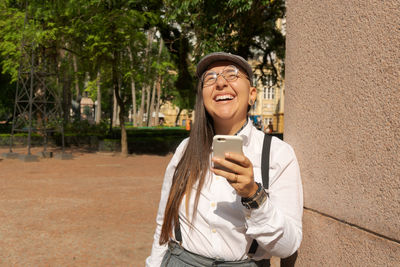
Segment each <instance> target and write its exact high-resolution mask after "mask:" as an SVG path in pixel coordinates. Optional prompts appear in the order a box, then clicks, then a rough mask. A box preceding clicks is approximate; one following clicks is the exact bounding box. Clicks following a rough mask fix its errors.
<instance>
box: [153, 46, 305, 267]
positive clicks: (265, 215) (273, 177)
mask: <svg viewBox="0 0 400 267" xmlns="http://www.w3.org/2000/svg"><path fill="white" fill-rule="evenodd" d="M197 76H198V78H199V83H198V87H197V100H196V106H195V114H196V117H195V120H194V124H193V128H192V131H191V133H190V137H189V138H188V139H185V140H184V141H183V142H182V143H181V144H180V145H179V147H178V148H177V150H176V152H175V154H174V156H173V158H172V159H171V162H170V163H169V165H168V167H167V170H166V174H165V177H164V183H163V187H162V192H161V200H160V204H159V210H158V214H157V228H156V232H155V235H154V243H153V247H152V252H151V256H150V257H148V258H147V260H146V266H157V267H158V266H268V265H269V261H267V259H269V258H270V257H271V256H277V257H281V258H285V257H288V256H290V255H292V254H293V253H294V252H295V251H296V250H297V249H298V247H299V246H300V242H301V238H302V223H301V219H302V210H303V196H302V186H301V179H300V172H299V167H298V163H297V159H296V156H295V154H294V152H293V149H292V148H291V147H290V146H289V145H288V144H286V143H284V142H283V141H281V140H279V139H278V138H275V137H274V138H272V142H271V152H270V169H269V175H270V180H269V190H268V193H267V192H266V190H264V188H263V186H262V185H261V183H262V177H261V152H262V144H263V138H264V133H263V132H262V131H259V130H257V129H256V128H255V127H254V126H253V125H252V123H251V121H249V119H248V118H247V112H248V110H249V108H250V107H251V105H253V104H254V102H255V100H256V96H257V91H256V88H255V87H252V85H251V82H252V78H253V72H252V69H251V67H250V65H249V64H248V63H247V61H245V60H244V59H243V58H242V57H239V56H236V55H232V54H228V53H223V52H217V53H212V54H209V55H207V56H205V57H204V58H203V59H201V60H200V62H199V63H198V65H197ZM216 134H224V135H239V136H241V137H242V138H243V155H241V154H235V153H227V154H226V155H225V159H223V158H215V157H213V158H212V159H211V145H212V139H213V136H214V135H216ZM210 159H211V160H210ZM214 163H218V164H220V165H222V166H225V167H226V168H228V169H229V170H231V171H229V172H228V171H223V170H220V169H214V168H213V167H212V166H213V164H214ZM255 199H257V205H256V207H254V208H251V209H248V206H247V208H246V207H245V205H244V204H242V201H253V202H254V200H255ZM254 239H255V240H256V241H257V243H258V248H257V250H256V252H255V253H254V255H253V254H250V253H249V249H250V246H251V244H252V242H253V240H254Z"/></svg>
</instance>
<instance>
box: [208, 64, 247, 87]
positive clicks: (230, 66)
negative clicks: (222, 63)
mask: <svg viewBox="0 0 400 267" xmlns="http://www.w3.org/2000/svg"><path fill="white" fill-rule="evenodd" d="M227 68H232V69H234V70H235V78H233V79H231V80H228V79H227V78H226V77H225V75H224V74H223V73H224V71H225V70H226V69H227ZM209 74H213V75H215V76H214V77H215V78H214V82H213V83H211V84H207V85H206V84H205V83H204V79H205V78H206V76H207V75H209ZM218 76H222V77H223V78H224V79H225V80H226V81H227V82H233V81H236V79H237V78H239V76H244V77H246V79H248V80H249V81H250V79H249V77H248V76H247V75H245V74H242V73H241V72H240V70H239V69H238V67H236V66H235V65H228V66H226V67H225V68H223V69H222V70H221V71H220V72H219V73H217V72H215V71H213V70H211V71H206V72H204V74H203V77H202V78H201V83H202V85H203V86H202V87H208V86H212V85H214V84H215V83H216V82H217V80H218Z"/></svg>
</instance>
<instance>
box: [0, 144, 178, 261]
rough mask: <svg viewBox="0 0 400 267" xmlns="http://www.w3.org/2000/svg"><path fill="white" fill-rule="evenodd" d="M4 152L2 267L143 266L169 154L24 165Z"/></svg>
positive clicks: (87, 156)
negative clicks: (6, 156)
mask: <svg viewBox="0 0 400 267" xmlns="http://www.w3.org/2000/svg"><path fill="white" fill-rule="evenodd" d="M38 151H40V149H34V150H33V151H32V152H33V154H35V153H36V152H38ZM3 152H8V150H7V149H5V148H0V266H144V260H145V258H146V257H147V255H148V254H149V253H150V249H151V243H152V236H153V232H154V228H155V215H156V211H157V208H158V201H159V197H160V189H161V183H162V178H163V173H164V170H165V168H166V166H167V164H168V162H169V160H170V158H171V155H168V156H165V157H161V156H149V155H142V156H134V155H133V156H129V157H121V156H119V155H114V154H107V153H87V152H85V151H82V150H73V151H72V152H73V155H74V159H73V160H57V159H41V160H40V162H33V163H24V162H22V161H20V160H11V159H2V157H1V154H2V153H3ZM16 152H22V153H25V154H26V149H17V150H16Z"/></svg>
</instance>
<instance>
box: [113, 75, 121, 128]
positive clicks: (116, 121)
mask: <svg viewBox="0 0 400 267" xmlns="http://www.w3.org/2000/svg"><path fill="white" fill-rule="evenodd" d="M117 87H118V82H117ZM113 100H114V101H113V127H116V126H119V125H120V120H119V115H118V114H119V112H120V107H119V105H118V102H117V97H116V94H115V90H114V92H113Z"/></svg>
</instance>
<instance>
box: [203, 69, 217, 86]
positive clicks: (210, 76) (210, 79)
mask: <svg viewBox="0 0 400 267" xmlns="http://www.w3.org/2000/svg"><path fill="white" fill-rule="evenodd" d="M216 79H217V74H216V73H215V72H214V71H210V72H207V73H206V75H204V79H203V83H204V85H212V84H213V83H215V80H216Z"/></svg>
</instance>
